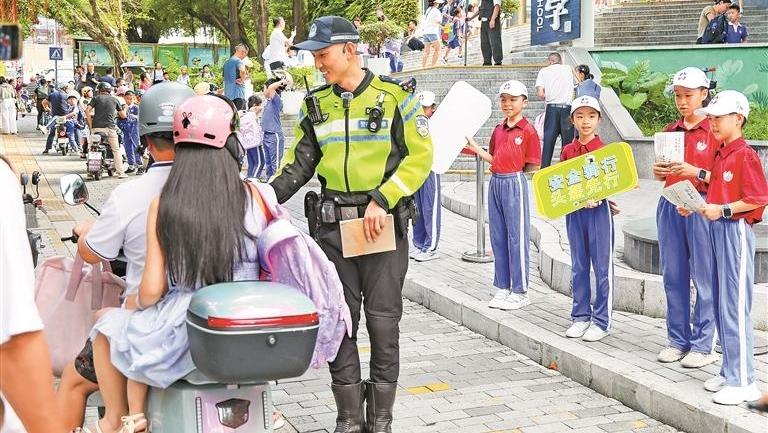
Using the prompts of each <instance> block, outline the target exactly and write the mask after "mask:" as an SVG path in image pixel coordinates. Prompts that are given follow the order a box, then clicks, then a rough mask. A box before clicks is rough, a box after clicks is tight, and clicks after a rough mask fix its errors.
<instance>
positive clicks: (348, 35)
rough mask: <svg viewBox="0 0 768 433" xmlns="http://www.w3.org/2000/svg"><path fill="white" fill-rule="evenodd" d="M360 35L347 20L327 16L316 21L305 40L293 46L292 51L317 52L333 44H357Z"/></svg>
mask: <svg viewBox="0 0 768 433" xmlns="http://www.w3.org/2000/svg"><path fill="white" fill-rule="evenodd" d="M359 41H360V34H359V33H358V32H357V29H356V28H355V26H354V25H352V23H351V22H349V20H347V19H346V18H342V17H336V16H327V17H320V18H318V19H316V20H315V21H314V22H313V23H312V26H311V27H310V28H309V34H308V35H307V40H306V41H303V42H299V43H298V44H295V45H293V47H292V48H293V49H294V50H307V51H318V50H322V49H323V48H326V47H328V46H331V45H334V44H343V43H346V42H354V43H357V42H359Z"/></svg>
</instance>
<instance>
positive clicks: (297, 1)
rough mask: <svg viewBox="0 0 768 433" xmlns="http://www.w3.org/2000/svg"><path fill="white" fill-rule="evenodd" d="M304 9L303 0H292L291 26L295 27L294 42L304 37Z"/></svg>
mask: <svg viewBox="0 0 768 433" xmlns="http://www.w3.org/2000/svg"><path fill="white" fill-rule="evenodd" d="M304 10H305V7H304V0H293V28H294V29H296V39H295V41H296V42H299V41H303V40H304V39H305V38H306V29H305V23H304Z"/></svg>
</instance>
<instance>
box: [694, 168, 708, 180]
mask: <svg viewBox="0 0 768 433" xmlns="http://www.w3.org/2000/svg"><path fill="white" fill-rule="evenodd" d="M696 179H699V180H700V181H702V182H704V181H706V180H707V170H704V169H703V168H702V169H701V170H699V174H697V175H696Z"/></svg>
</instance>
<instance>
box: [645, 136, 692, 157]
mask: <svg viewBox="0 0 768 433" xmlns="http://www.w3.org/2000/svg"><path fill="white" fill-rule="evenodd" d="M653 149H654V150H655V152H656V160H657V161H662V162H683V161H685V133H684V132H657V133H656V134H655V135H654V136H653Z"/></svg>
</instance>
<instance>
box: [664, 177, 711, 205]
mask: <svg viewBox="0 0 768 433" xmlns="http://www.w3.org/2000/svg"><path fill="white" fill-rule="evenodd" d="M662 195H663V196H664V198H666V199H667V200H669V202H670V203H672V204H674V205H676V206H679V207H684V208H686V209H688V210H689V211H691V212H696V211H698V210H699V209H701V208H702V207H703V206H704V204H705V203H704V199H703V198H701V193H699V191H697V190H696V188H694V187H693V184H692V183H691V181H690V180H684V181H682V182H677V183H676V184H674V185H672V186H668V187H666V188H664V191H662Z"/></svg>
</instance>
